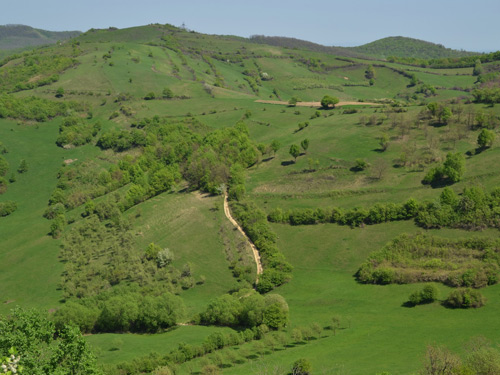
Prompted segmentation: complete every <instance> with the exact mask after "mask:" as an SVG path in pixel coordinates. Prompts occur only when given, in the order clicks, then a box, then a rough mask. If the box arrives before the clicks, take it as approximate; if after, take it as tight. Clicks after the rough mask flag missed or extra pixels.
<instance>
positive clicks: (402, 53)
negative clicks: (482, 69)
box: [351, 36, 477, 59]
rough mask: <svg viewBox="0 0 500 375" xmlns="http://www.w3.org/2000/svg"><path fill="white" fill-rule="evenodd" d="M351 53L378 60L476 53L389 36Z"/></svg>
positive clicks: (364, 45)
mask: <svg viewBox="0 0 500 375" xmlns="http://www.w3.org/2000/svg"><path fill="white" fill-rule="evenodd" d="M351 49H352V50H353V51H355V52H358V53H361V54H366V55H370V56H376V57H379V58H387V57H389V56H395V57H414V58H421V59H442V58H448V57H465V56H470V55H474V54H476V55H477V53H474V52H467V51H458V50H454V49H450V48H446V47H445V46H443V45H441V44H435V43H431V42H426V41H424V40H419V39H413V38H407V37H403V36H391V37H388V38H383V39H379V40H376V41H374V42H371V43H367V44H363V45H362V46H358V47H352V48H351Z"/></svg>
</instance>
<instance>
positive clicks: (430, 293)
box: [408, 284, 439, 305]
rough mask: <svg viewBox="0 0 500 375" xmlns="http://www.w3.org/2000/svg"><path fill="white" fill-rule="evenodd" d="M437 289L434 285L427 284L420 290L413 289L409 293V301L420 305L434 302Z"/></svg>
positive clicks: (436, 296)
mask: <svg viewBox="0 0 500 375" xmlns="http://www.w3.org/2000/svg"><path fill="white" fill-rule="evenodd" d="M438 294H439V291H438V289H437V287H436V286H435V285H432V284H429V285H426V286H424V287H423V289H422V290H419V291H415V292H413V293H412V294H410V297H409V298H408V300H409V302H410V303H411V304H413V305H421V304H424V303H431V302H434V301H435V300H436V299H437V298H438Z"/></svg>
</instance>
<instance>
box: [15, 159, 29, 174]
mask: <svg viewBox="0 0 500 375" xmlns="http://www.w3.org/2000/svg"><path fill="white" fill-rule="evenodd" d="M17 172H18V173H25V172H28V163H27V162H26V160H25V159H22V160H21V163H20V164H19V167H18V168H17Z"/></svg>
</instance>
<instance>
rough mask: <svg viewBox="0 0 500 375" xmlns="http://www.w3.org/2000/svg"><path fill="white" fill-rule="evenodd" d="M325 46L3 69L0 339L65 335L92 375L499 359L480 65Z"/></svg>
mask: <svg viewBox="0 0 500 375" xmlns="http://www.w3.org/2000/svg"><path fill="white" fill-rule="evenodd" d="M268 42H269V43H268ZM272 43H275V44H276V45H272ZM286 43H289V44H287V45H286V46H285V45H281V44H286ZM389 44H392V41H390V43H389ZM386 47H387V45H386ZM386 47H384V48H386ZM324 48H327V49H326V50H325V49H323V47H322V46H319V47H318V46H317V45H310V44H307V43H306V44H304V43H302V42H300V41H296V40H293V39H286V40H285V39H284V38H283V39H281V38H278V39H274V40H271V41H270V40H269V39H267V38H250V39H246V38H240V37H235V36H221V35H205V34H201V33H196V32H191V31H187V30H184V29H181V28H178V27H175V26H172V25H168V24H167V25H162V24H151V25H147V26H140V27H134V28H128V29H116V28H109V29H101V30H97V29H95V30H94V29H92V30H89V31H87V32H85V33H83V34H81V35H79V36H77V37H75V38H73V39H72V40H71V41H70V42H68V43H62V44H60V45H53V46H48V47H43V48H38V49H35V50H33V51H25V52H23V53H19V54H15V55H12V56H10V57H7V58H5V59H3V60H2V61H1V62H0V302H1V303H0V313H1V314H3V315H2V317H1V318H0V319H7V320H8V319H9V318H8V314H9V312H10V311H11V309H12V308H14V307H16V306H19V307H21V308H35V309H38V310H39V311H41V313H42V315H43V316H44V317H45V318H47V319H50V320H51V321H52V322H54V324H55V327H57V328H58V329H59V328H62V327H64V326H65V325H66V324H72V325H76V326H78V328H79V329H80V330H81V331H82V332H83V333H85V336H84V340H85V341H83V342H80V346H79V347H80V348H84V347H85V345H84V343H87V344H88V345H89V347H91V348H92V350H93V352H94V353H95V355H96V357H97V361H98V365H97V368H98V369H100V370H102V372H103V373H105V374H111V375H115V374H116V375H121V374H155V375H157V374H171V373H172V371H175V373H176V374H181V375H183V374H193V373H198V374H217V373H222V374H234V375H243V374H244V375H247V374H286V373H289V372H290V371H291V370H292V366H293V364H294V363H295V362H296V361H297V360H299V359H305V360H306V363H309V364H310V365H311V366H312V368H313V369H314V373H325V374H345V373H349V374H353V375H354V374H381V373H391V374H416V373H418V372H419V371H420V370H421V369H423V368H424V367H425V363H426V358H428V356H427V355H426V353H427V351H428V348H431V349H432V348H435V349H436V350H435V352H434V353H445V354H449V355H450V356H451V354H450V353H451V352H453V353H456V354H453V358H454V359H456V360H454V362H453V363H454V364H455V366H457V367H456V368H455V370H456V371H457V372H458V371H462V373H465V372H466V371H469V369H470V368H471V366H473V365H474V362H473V361H474V359H476V360H477V358H479V359H481V360H482V361H483V362H484V358H486V359H488V358H490V359H491V358H493V359H494V358H498V356H499V353H498V350H497V349H496V345H497V344H499V343H500V333H499V332H500V322H499V320H498V318H497V316H498V310H499V308H500V298H499V292H500V284H499V283H498V280H499V276H500V260H499V259H500V257H499V254H500V245H499V243H498V230H499V224H498V223H499V222H500V199H499V197H500V192H499V186H500V173H499V172H498V171H497V170H496V169H495V168H493V167H492V166H495V165H497V164H498V160H499V158H500V147H499V143H498V133H499V129H500V107H499V106H498V105H495V104H496V103H498V101H499V100H500V99H499V96H498V95H497V94H498V92H499V91H498V90H499V87H498V84H497V80H498V77H499V75H500V67H499V61H500V54H498V53H497V54H490V55H481V56H477V57H473V58H471V57H465V58H463V59H457V61H449V60H447V59H443V60H439V69H435V68H432V67H429V66H426V67H422V66H421V65H418V64H415V65H404V64H399V63H397V62H388V61H382V60H376V59H374V58H366V57H365V58H363V56H364V55H365V53H361V52H357V51H354V52H353V51H352V50H345V51H351V52H347V53H349V55H346V54H344V52H342V51H344V50H337V52H333V51H334V50H333V49H329V47H324ZM384 48H382V49H377V51H381V50H387V49H384ZM387 48H388V47H387ZM476 59H482V65H481V69H478V68H477V67H476V69H475V64H477V62H476ZM457 64H459V66H457ZM325 96H327V97H328V96H330V97H335V98H336V99H338V101H339V103H338V104H337V105H336V106H334V107H332V106H329V105H324V106H322V105H321V104H320V103H321V100H322V99H323V98H324V97H325ZM327 99H328V98H327ZM333 101H334V102H335V100H333ZM289 103H290V104H289ZM294 103H295V104H294ZM495 136H496V137H497V139H495ZM478 138H479V139H483V140H484V142H481V143H478ZM226 192H227V194H228V199H229V208H230V211H231V213H232V216H234V217H235V218H236V220H237V221H238V222H239V224H240V226H241V227H242V228H243V230H244V231H245V234H246V236H247V237H245V236H243V235H242V234H241V233H240V232H239V231H238V230H236V228H235V227H234V225H233V224H232V223H231V222H230V221H229V220H228V219H227V217H226V215H225V212H224V197H225V193H226ZM249 240H250V241H251V242H252V243H253V245H254V246H255V247H256V248H257V249H258V251H259V253H260V258H261V261H262V266H263V269H264V271H263V273H262V274H261V275H258V274H257V266H256V264H255V258H254V257H253V254H252V246H251V243H250V242H249ZM256 279H258V282H256ZM429 285H430V287H431V289H432V290H433V293H432V294H433V296H432V299H431V300H429V299H427V300H425V302H426V303H420V302H421V301H418V298H416V297H420V296H421V295H422V290H423V288H424V287H427V288H429ZM470 288H472V289H470ZM426 290H427V289H426ZM434 292H435V293H434ZM478 293H479V294H480V296H479V297H477V296H478ZM471 295H473V296H474V298H475V300H476V302H477V303H474V306H471V303H470V302H467V301H471ZM415 296H416V297H415ZM460 296H462V297H463V298H461V297H460ZM411 301H418V303H414V304H412V303H411ZM483 303H484V306H481V307H479V305H481V304H483ZM457 304H458V305H459V307H460V308H457ZM460 304H461V305H460ZM467 304H469V305H467ZM452 307H453V308H452ZM2 322H3V321H2ZM21 326H22V325H19V327H21ZM1 327H4V326H3V325H0V329H1ZM20 331H21V330H20V329H17V328H16V329H15V330H13V331H12V332H14V333H15V334H12V335H11V333H12V332H10V331H9V335H10V336H9V338H10V337H13V340H14V339H16V338H19V337H21V336H22V334H21V333H19V332H20ZM72 332H73V331H72ZM18 333H19V335H18ZM75 335H76V334H75ZM76 336H78V335H76ZM478 336H481V338H480V339H478ZM59 337H61V335H55V336H54V339H59ZM78 337H80V336H78ZM471 340H473V343H474V345H475V346H474V348H477V349H478V350H479V349H480V350H484V353H487V354H488V356H479V354H478V356H476V357H474V356H472V355H466V354H468V352H467V349H465V347H467V345H469V344H468V343H469V342H471ZM4 342H7V340H4V341H1V342H0V357H2V356H3V355H6V351H8V350H9V349H10V346H20V347H21V346H22V345H21V344H18V345H15V343H10V342H8V344H9V345H8V347H7V344H5V345H4V344H3V343H4ZM2 345H3V346H2ZM444 347H446V348H447V349H442V348H444ZM468 347H470V345H469V346H468ZM68 348H69V349H67V350H70V348H71V347H68ZM22 350H24V347H22ZM4 351H5V353H4ZM478 353H483V352H482V351H479V352H478ZM23 355H27V354H25V353H24V354H23V352H22V351H21V353H20V356H21V359H22V358H23ZM88 358H91V356H90V357H88ZM459 358H461V359H459ZM40 360H41V361H42V360H46V357H40ZM60 364H61V366H63V365H66V364H67V362H66V361H61V363H60ZM476 364H477V363H476ZM30 365H31V366H36V363H35V364H33V363H32V364H30ZM467 366H469V367H467ZM85 371H86V370H85V368H84V367H82V368H81V373H82V374H87V373H91V372H90V370H89V372H85ZM97 373H98V372H97ZM469 373H470V371H469Z"/></svg>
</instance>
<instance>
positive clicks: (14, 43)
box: [0, 25, 81, 50]
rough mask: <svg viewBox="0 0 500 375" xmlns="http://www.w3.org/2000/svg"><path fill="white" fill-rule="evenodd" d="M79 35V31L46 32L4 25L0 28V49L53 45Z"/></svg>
mask: <svg viewBox="0 0 500 375" xmlns="http://www.w3.org/2000/svg"><path fill="white" fill-rule="evenodd" d="M80 34H81V32H80V31H47V30H41V29H35V28H33V27H30V26H25V25H4V26H0V49H4V50H5V49H16V48H24V47H31V46H40V45H44V44H54V43H56V42H57V41H59V40H61V41H62V40H66V39H70V38H74V37H76V36H78V35H80Z"/></svg>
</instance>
